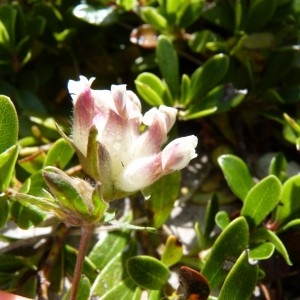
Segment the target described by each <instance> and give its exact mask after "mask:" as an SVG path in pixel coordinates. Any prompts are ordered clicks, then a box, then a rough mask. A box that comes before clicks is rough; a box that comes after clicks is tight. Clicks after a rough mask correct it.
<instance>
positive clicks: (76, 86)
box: [68, 76, 95, 104]
mask: <svg viewBox="0 0 300 300" xmlns="http://www.w3.org/2000/svg"><path fill="white" fill-rule="evenodd" d="M94 80H95V77H92V78H90V79H89V80H88V79H87V78H86V77H84V76H79V81H75V80H69V82H68V91H69V93H70V95H71V97H72V99H73V103H74V104H75V102H76V100H77V98H78V96H79V95H80V94H81V93H82V92H83V91H85V90H86V89H87V88H90V87H91V85H92V83H93V81H94Z"/></svg>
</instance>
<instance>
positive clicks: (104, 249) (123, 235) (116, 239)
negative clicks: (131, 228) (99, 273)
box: [88, 231, 130, 270]
mask: <svg viewBox="0 0 300 300" xmlns="http://www.w3.org/2000/svg"><path fill="white" fill-rule="evenodd" d="M129 242H130V233H129V232H128V231H113V232H109V233H108V235H107V236H106V237H105V238H104V239H100V240H99V241H98V242H97V243H96V245H95V246H94V247H93V249H92V250H91V252H90V254H89V256H88V257H89V259H90V260H91V261H93V263H94V264H95V265H96V266H97V268H98V269H99V270H102V269H103V268H104V267H105V266H106V265H107V264H108V263H109V261H111V260H112V259H113V258H114V257H115V256H116V255H117V254H118V253H120V252H123V251H124V248H125V247H126V246H127V245H128V244H129Z"/></svg>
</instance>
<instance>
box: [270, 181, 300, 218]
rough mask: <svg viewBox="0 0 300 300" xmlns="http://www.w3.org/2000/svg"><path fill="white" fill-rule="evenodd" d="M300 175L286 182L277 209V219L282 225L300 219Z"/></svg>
mask: <svg viewBox="0 0 300 300" xmlns="http://www.w3.org/2000/svg"><path fill="white" fill-rule="evenodd" d="M299 192H300V175H296V176H293V177H290V178H289V179H288V180H287V181H285V182H284V184H283V186H282V192H281V195H280V205H278V207H277V209H276V215H275V219H276V221H277V222H279V223H280V224H283V223H286V222H288V221H291V220H293V219H295V218H297V217H298V218H299V217H300V201H299Z"/></svg>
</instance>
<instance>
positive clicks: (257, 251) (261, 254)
mask: <svg viewBox="0 0 300 300" xmlns="http://www.w3.org/2000/svg"><path fill="white" fill-rule="evenodd" d="M274 250H275V246H274V244H273V243H270V242H265V243H262V244H260V245H258V246H256V247H254V248H252V249H250V251H249V257H250V258H251V259H254V260H263V259H269V258H270V257H271V256H272V255H273V253H274Z"/></svg>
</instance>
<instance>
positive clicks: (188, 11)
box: [170, 0, 204, 28]
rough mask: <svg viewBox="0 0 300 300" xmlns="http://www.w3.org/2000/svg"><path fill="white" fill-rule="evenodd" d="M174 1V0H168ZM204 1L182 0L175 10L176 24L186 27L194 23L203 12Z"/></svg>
mask: <svg viewBox="0 0 300 300" xmlns="http://www.w3.org/2000/svg"><path fill="white" fill-rule="evenodd" d="M170 2H175V1H170ZM203 4H204V1H202V0H201V1H193V0H189V1H186V0H183V1H181V7H180V8H179V9H178V11H177V16H176V24H177V25H178V26H179V27H180V28H187V27H188V26H189V25H191V24H192V23H194V22H195V21H196V20H197V19H198V18H199V17H200V16H201V14H202V13H203Z"/></svg>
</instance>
